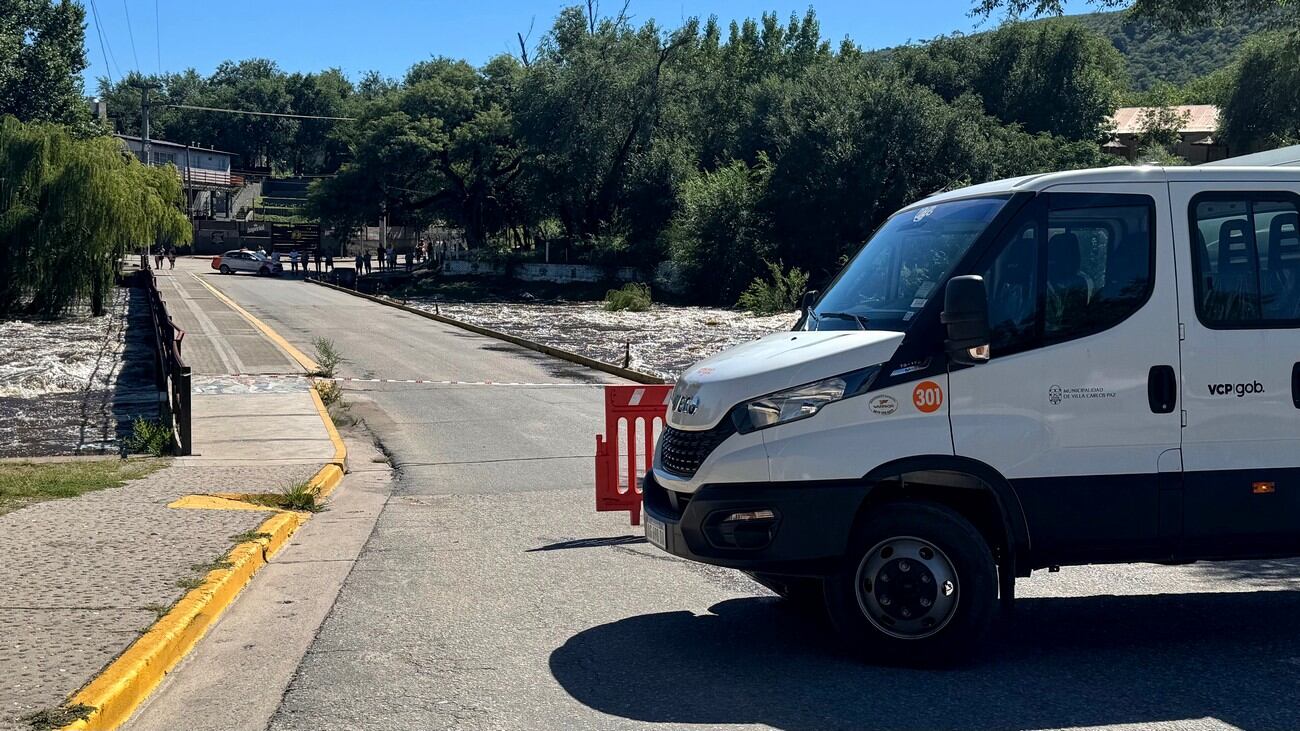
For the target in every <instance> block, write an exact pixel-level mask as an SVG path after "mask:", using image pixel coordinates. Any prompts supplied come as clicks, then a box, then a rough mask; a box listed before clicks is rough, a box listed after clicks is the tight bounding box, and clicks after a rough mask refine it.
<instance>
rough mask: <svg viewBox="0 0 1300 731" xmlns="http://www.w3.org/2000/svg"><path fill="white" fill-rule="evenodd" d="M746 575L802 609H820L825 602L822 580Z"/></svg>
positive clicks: (752, 573)
mask: <svg viewBox="0 0 1300 731" xmlns="http://www.w3.org/2000/svg"><path fill="white" fill-rule="evenodd" d="M745 574H747V575H748V576H749V578H751V579H753V580H754V581H757V582H758V583H760V584H762V585H763V586H764V587H766V588H767V589H769V590H771V592H772V593H773V594H776V595H777V596H779V597H781V598H782V599H784V600H786V601H787V602H789V603H790V604H791V605H792V606H795V607H798V608H800V609H820V608H821V607H822V606H823V604H824V602H825V589H824V588H823V587H822V580H821V579H815V578H810V577H804V576H779V575H777V574H765V573H761V572H758V571H746V572H745Z"/></svg>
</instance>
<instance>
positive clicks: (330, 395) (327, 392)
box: [316, 381, 343, 409]
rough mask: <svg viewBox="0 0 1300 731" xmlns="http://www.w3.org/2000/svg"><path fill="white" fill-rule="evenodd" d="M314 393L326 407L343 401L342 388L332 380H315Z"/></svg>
mask: <svg viewBox="0 0 1300 731" xmlns="http://www.w3.org/2000/svg"><path fill="white" fill-rule="evenodd" d="M316 394H317V395H318V396H320V400H321V403H323V404H325V408H327V409H328V408H329V407H331V406H333V405H334V404H339V403H342V402H343V389H342V388H340V387H339V384H338V383H336V382H334V381H317V382H316Z"/></svg>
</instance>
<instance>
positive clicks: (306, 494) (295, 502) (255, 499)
mask: <svg viewBox="0 0 1300 731" xmlns="http://www.w3.org/2000/svg"><path fill="white" fill-rule="evenodd" d="M247 499H248V501H249V502H251V503H253V504H254V505H265V506H266V507H268V508H280V509H281V510H298V511H301V512H305V513H319V512H321V511H322V510H324V509H325V503H324V502H322V501H321V499H320V490H318V489H316V488H315V487H313V486H312V484H311V483H310V482H309V481H307V480H303V481H302V482H299V483H297V484H294V485H290V486H289V487H288V488H286V489H285V490H284V491H283V492H272V493H263V494H260V495H249V496H248V498H247Z"/></svg>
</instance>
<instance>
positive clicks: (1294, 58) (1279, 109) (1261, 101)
mask: <svg viewBox="0 0 1300 731" xmlns="http://www.w3.org/2000/svg"><path fill="white" fill-rule="evenodd" d="M1228 89H1229V91H1228V93H1227V95H1226V96H1227V98H1226V100H1225V101H1224V105H1223V119H1222V120H1221V121H1220V126H1221V128H1222V133H1223V136H1224V138H1225V141H1226V142H1227V143H1228V144H1229V145H1231V146H1232V147H1233V148H1235V149H1241V150H1248V149H1269V148H1273V147H1280V146H1282V145H1288V144H1292V145H1293V144H1297V143H1300V36H1297V35H1296V34H1295V33H1290V32H1282V33H1274V34H1269V35H1266V36H1262V37H1260V38H1257V39H1255V40H1254V41H1252V42H1251V43H1250V44H1249V45H1247V47H1246V49H1245V50H1244V51H1243V52H1242V55H1241V58H1240V59H1239V60H1238V61H1237V63H1236V64H1235V65H1234V66H1233V68H1232V72H1231V81H1230V82H1229V84H1228Z"/></svg>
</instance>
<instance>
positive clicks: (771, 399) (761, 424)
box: [733, 366, 880, 434]
mask: <svg viewBox="0 0 1300 731" xmlns="http://www.w3.org/2000/svg"><path fill="white" fill-rule="evenodd" d="M879 372H880V366H872V367H870V368H863V369H862V370H857V371H851V372H849V373H845V374H843V375H839V376H832V377H830V378H823V379H822V380H820V381H813V382H812V383H805V384H803V385H802V386H795V387H794V388H787V389H785V390H784V391H777V392H776V393H769V394H768V395H766V396H761V397H759V398H756V399H754V400H753V401H747V402H745V403H742V404H740V405H739V406H738V407H737V408H736V410H735V411H734V412H733V419H734V420H735V423H736V430H737V431H739V432H741V433H742V434H748V433H749V432H752V431H756V430H758V429H766V428H767V427H769V426H776V425H777V424H785V423H788V422H791V421H798V420H800V419H807V418H808V417H810V416H814V415H816V414H817V412H818V411H821V410H822V409H823V408H824V407H825V406H826V405H827V404H832V403H835V402H836V401H841V400H843V399H846V398H849V397H851V396H857V395H858V394H860V393H864V392H866V390H867V389H868V388H870V387H871V382H872V381H874V380H875V378H876V374H877V373H879Z"/></svg>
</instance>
